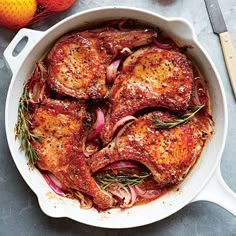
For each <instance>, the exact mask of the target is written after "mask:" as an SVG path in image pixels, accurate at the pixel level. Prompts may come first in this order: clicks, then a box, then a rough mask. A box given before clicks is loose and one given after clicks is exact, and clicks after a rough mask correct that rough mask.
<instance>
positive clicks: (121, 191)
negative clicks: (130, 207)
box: [108, 183, 131, 208]
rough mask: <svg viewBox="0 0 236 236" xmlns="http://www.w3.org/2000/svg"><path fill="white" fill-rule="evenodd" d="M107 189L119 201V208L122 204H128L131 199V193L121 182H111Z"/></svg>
mask: <svg viewBox="0 0 236 236" xmlns="http://www.w3.org/2000/svg"><path fill="white" fill-rule="evenodd" d="M108 191H109V192H110V193H111V194H113V195H114V196H116V197H117V198H118V199H119V201H120V202H121V204H120V207H121V208H122V206H124V205H127V204H129V203H130V201H131V193H130V192H129V190H128V188H126V187H125V186H124V185H123V184H121V183H116V184H112V185H111V186H110V187H109V189H108Z"/></svg>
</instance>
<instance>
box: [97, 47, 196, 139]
mask: <svg viewBox="0 0 236 236" xmlns="http://www.w3.org/2000/svg"><path fill="white" fill-rule="evenodd" d="M192 84H193V73H192V66H191V63H190V61H189V60H188V59H187V57H186V56H185V55H184V54H181V53H179V52H176V51H168V50H163V49H159V48H157V47H155V46H153V47H151V46H149V47H146V48H141V49H139V50H137V51H136V52H135V53H133V54H132V55H131V56H129V57H128V58H127V59H126V61H125V62H124V64H123V68H122V71H121V73H120V75H119V76H118V77H117V78H116V79H115V83H114V85H113V87H112V89H111V92H110V95H109V99H110V102H111V109H110V112H109V113H108V116H107V119H106V126H105V128H104V130H103V132H102V134H101V137H102V140H103V142H104V143H108V142H109V141H110V139H111V136H112V130H113V127H114V125H115V124H116V122H118V121H119V120H120V119H121V118H123V117H125V116H129V115H133V114H134V113H136V112H137V111H139V110H141V109H143V108H147V107H164V108H167V109H169V110H172V111H179V110H184V109H186V108H187V107H188V105H189V101H190V94H191V90H192Z"/></svg>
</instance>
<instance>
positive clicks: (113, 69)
mask: <svg viewBox="0 0 236 236" xmlns="http://www.w3.org/2000/svg"><path fill="white" fill-rule="evenodd" d="M120 62H121V59H118V60H116V61H113V62H112V63H111V64H110V65H109V66H108V67H107V75H106V81H107V84H109V85H110V84H112V83H113V82H114V80H115V78H116V74H117V70H118V67H119V65H120Z"/></svg>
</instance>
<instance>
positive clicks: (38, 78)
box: [28, 63, 47, 104]
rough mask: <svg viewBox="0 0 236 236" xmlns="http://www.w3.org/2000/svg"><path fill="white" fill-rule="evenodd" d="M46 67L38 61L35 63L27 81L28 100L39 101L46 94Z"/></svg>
mask: <svg viewBox="0 0 236 236" xmlns="http://www.w3.org/2000/svg"><path fill="white" fill-rule="evenodd" d="M46 73H47V72H46V69H45V68H44V66H43V65H42V64H40V63H38V64H37V66H36V68H35V71H34V73H33V75H32V77H31V78H30V80H29V82H28V91H29V102H30V103H33V104H34V103H39V102H41V101H42V100H43V98H44V97H45V95H46V83H45V78H46V75H45V74H46Z"/></svg>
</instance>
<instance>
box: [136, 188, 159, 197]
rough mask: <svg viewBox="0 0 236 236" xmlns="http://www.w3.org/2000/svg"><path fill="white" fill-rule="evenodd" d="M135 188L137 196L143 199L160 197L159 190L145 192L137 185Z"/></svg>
mask: <svg viewBox="0 0 236 236" xmlns="http://www.w3.org/2000/svg"><path fill="white" fill-rule="evenodd" d="M133 188H134V189H135V192H136V194H137V195H138V196H140V197H141V198H143V199H154V198H157V197H159V196H160V191H158V190H150V191H144V190H142V189H141V188H139V187H138V186H137V185H134V186H133Z"/></svg>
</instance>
